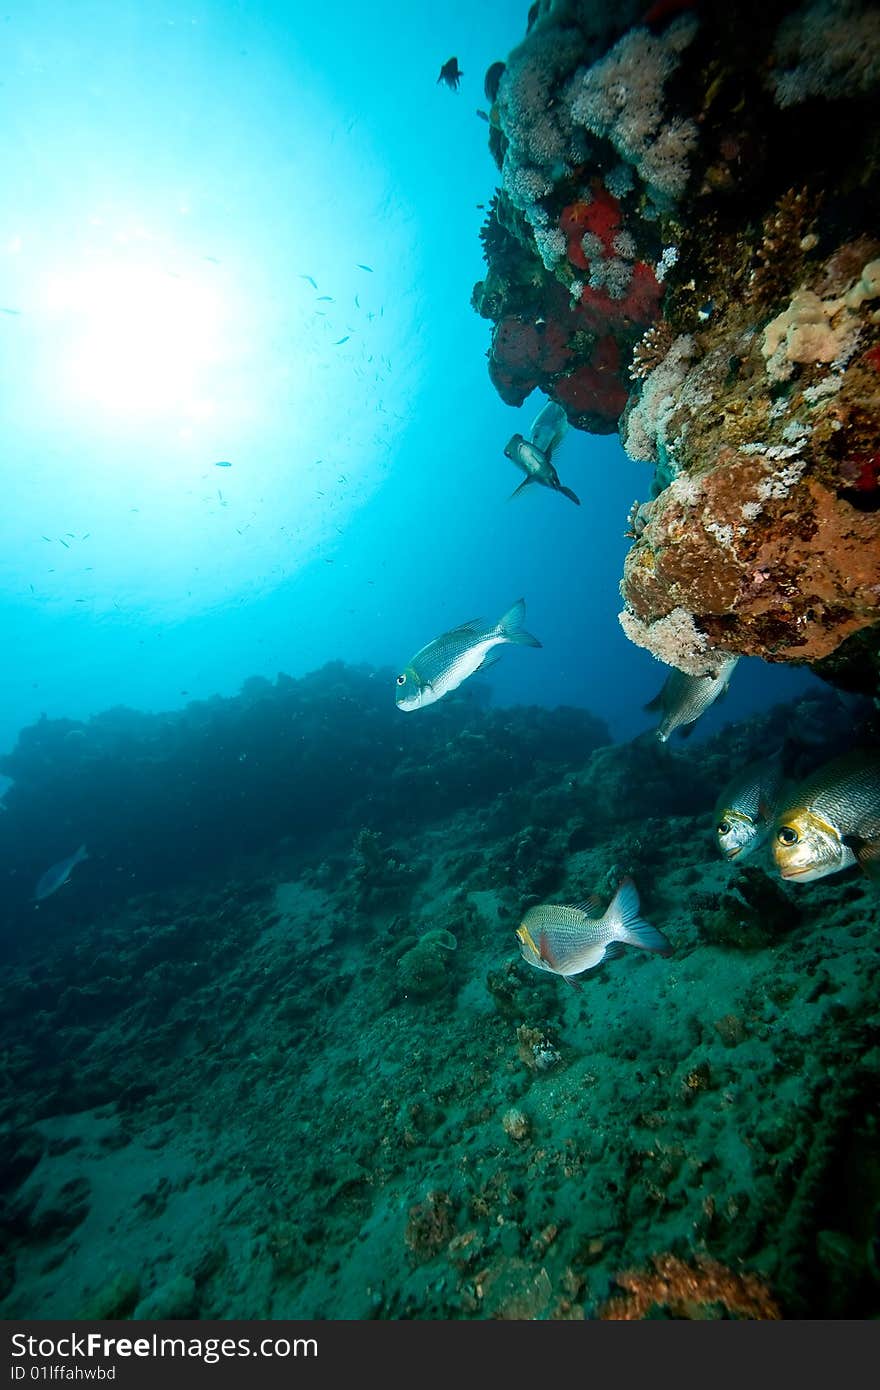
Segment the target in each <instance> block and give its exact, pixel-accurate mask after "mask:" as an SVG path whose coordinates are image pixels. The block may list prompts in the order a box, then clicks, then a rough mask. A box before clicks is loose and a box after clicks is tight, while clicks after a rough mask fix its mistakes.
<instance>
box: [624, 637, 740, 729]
mask: <svg viewBox="0 0 880 1390" xmlns="http://www.w3.org/2000/svg"><path fill="white" fill-rule="evenodd" d="M738 661H739V657H738V656H723V655H722V654H721V653H720V652H719V654H718V667H717V670H716V671H715V673H714V674H712V675H708V676H689V675H687V674H686V673H685V672H684V671H679V670H677V669H673V670H672V671H670V673H669V675H668V676H667V677H666V680H665V681H664V683H663V687H662V689H661V690H660V691H659V693H658V694H657V695H655V696H654V698H653V700H651V701H650V702H649V703H648V704H647V705H645V709H646V710H656V709H660V710H662V711H663V718H662V719H661V720H660V723H659V724H658V726H657V731H656V732H657V738H658V739H659V740H660V742H661V743H665V742H666V740H667V739H668V738H669V735H670V734H671V733H674V731H675V730H676V729H679V728H680V729H681V732H682V735H683V737H685V738H687V736H688V734H689V733H691V732H692V731H693V726H694V724H696V722H697V720H698V719H699V717H700V715H701V714H705V713H706V710H707V709H708V708H709V706H710V705H713V704H714V703H715V701H716V700H717V699H718V698H719V697H720V696H721V695H723V694H724V693H725V692H726V690H727V687H728V685H729V684H730V677H731V675H732V674H733V668H734V666H735V665H736V663H737V662H738Z"/></svg>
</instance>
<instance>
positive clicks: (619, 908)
mask: <svg viewBox="0 0 880 1390" xmlns="http://www.w3.org/2000/svg"><path fill="white" fill-rule="evenodd" d="M640 912H641V907H640V904H639V894H638V890H637V889H636V885H635V884H634V883H633V881H632V879H631V878H625V879H624V880H623V882H622V883H621V885H620V887H619V888H618V890H617V892H616V893H615V894H614V897H613V898H612V900H611V903H610V905H609V907H608V911H607V912H606V913H605V921H606V922H607V924H608V926H610V927H611V928H612V930H613V932H614V939H615V940H616V941H623V942H625V943H626V944H627V945H628V946H641V948H642V950H643V951H654V952H655V953H656V954H657V955H658V956H671V955H672V945H671V943H670V942H669V940H668V939H667V937H665V936H664V935H663V933H662V932H661V931H658V930H657V928H656V927H652V926H651V924H650V922H646V921H644V919H643V918H642V917H641V916H640Z"/></svg>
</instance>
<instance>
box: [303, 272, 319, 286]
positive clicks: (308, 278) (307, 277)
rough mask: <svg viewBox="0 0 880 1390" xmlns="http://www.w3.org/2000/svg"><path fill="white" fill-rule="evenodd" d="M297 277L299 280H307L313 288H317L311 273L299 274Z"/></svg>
mask: <svg viewBox="0 0 880 1390" xmlns="http://www.w3.org/2000/svg"><path fill="white" fill-rule="evenodd" d="M299 278H300V279H301V280H308V282H309V284H310V285H311V286H312V288H313V289H317V288H318V283H317V281H316V280H315V278H314V277H313V276H312V275H301V276H300V277H299Z"/></svg>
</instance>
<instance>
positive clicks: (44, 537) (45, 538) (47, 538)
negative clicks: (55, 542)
mask: <svg viewBox="0 0 880 1390" xmlns="http://www.w3.org/2000/svg"><path fill="white" fill-rule="evenodd" d="M43 540H44V541H48V542H49V544H50V545H51V544H52V537H51V536H43Z"/></svg>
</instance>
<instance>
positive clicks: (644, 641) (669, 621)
mask: <svg viewBox="0 0 880 1390" xmlns="http://www.w3.org/2000/svg"><path fill="white" fill-rule="evenodd" d="M617 616H618V620H619V622H620V626H621V627H622V628H623V630H624V632H625V633H626V635H627V637H628V638H629V640H630V641H631V642H634V643H635V644H636V646H637V647H645V648H646V650H647V651H649V652H651V653H652V655H653V656H656V658H657V660H658V661H662V662H664V663H665V664H666V665H667V666H675V667H676V668H677V669H678V670H679V671H684V672H685V674H686V675H688V676H717V675H718V671H719V668H720V667H721V666H722V665H723V663H724V662H725V660H726V659H728V658H727V653H726V652H720V651H719V650H718V649H717V648H716V647H710V645H709V639H708V637H707V636H706V634H705V632H701V631H700V629H699V628H698V627H697V625H696V623H695V621H694V615H693V613H691V612H689V611H688V609H687V608H673V609H672V611H671V612H670V613H667V614H665V615H664V617H662V618H657V619H655V621H654V622H653V623H645V622H643V621H642V619H641V618H637V617H636V615H635V613H632V612H630V610H629V609H624V611H623V612H622V613H619V614H618V615H617Z"/></svg>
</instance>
